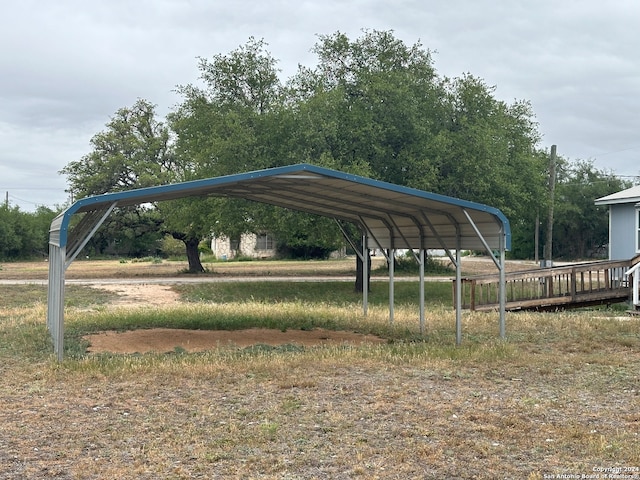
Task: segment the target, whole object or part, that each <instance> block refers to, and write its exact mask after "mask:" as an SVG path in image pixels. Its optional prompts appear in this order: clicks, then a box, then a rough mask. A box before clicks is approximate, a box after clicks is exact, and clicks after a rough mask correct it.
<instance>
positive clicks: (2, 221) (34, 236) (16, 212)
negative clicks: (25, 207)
mask: <svg viewBox="0 0 640 480" xmlns="http://www.w3.org/2000/svg"><path fill="white" fill-rule="evenodd" d="M55 216H56V212H54V211H53V210H51V209H49V208H47V207H39V208H38V209H37V210H36V211H35V212H22V211H20V209H19V208H18V207H15V206H11V205H8V204H6V203H5V204H3V205H2V206H0V261H7V260H28V259H33V258H41V259H45V258H47V256H48V255H49V226H50V225H51V221H52V220H53V219H54V217H55Z"/></svg>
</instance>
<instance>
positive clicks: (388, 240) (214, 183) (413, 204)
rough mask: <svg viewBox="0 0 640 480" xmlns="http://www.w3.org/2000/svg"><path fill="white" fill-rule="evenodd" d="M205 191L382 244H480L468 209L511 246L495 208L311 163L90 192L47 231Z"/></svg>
mask: <svg viewBox="0 0 640 480" xmlns="http://www.w3.org/2000/svg"><path fill="white" fill-rule="evenodd" d="M207 195H213V196H228V197H238V198H246V199H249V200H254V201H258V202H262V203H268V204H272V205H277V206H280V207H285V208H289V209H292V210H299V211H303V212H308V213H313V214H317V215H323V216H328V217H334V218H338V219H341V220H345V221H350V222H354V223H357V224H359V225H361V226H363V227H365V228H367V229H368V230H369V231H371V232H372V233H373V234H374V236H375V238H376V243H377V244H378V246H379V247H380V248H392V247H395V248H416V249H418V248H447V249H456V248H458V246H459V247H460V248H462V249H473V250H478V249H483V248H484V246H483V242H482V241H481V240H480V239H479V237H478V235H477V233H476V231H475V229H474V228H473V226H471V225H470V223H469V221H468V219H467V217H466V215H465V213H464V212H465V211H467V212H468V214H469V215H470V217H471V218H472V219H473V221H474V222H475V224H476V227H477V228H478V229H479V231H480V233H481V235H482V236H483V237H484V240H485V241H486V242H487V244H488V245H489V246H490V247H491V248H493V249H496V250H497V249H499V248H500V244H501V243H500V242H501V238H502V236H504V239H505V244H504V248H505V249H507V250H508V249H510V246H511V231H510V228H509V222H508V220H507V218H506V217H505V216H504V215H503V214H502V212H501V211H500V210H498V209H496V208H493V207H490V206H487V205H484V204H480V203H474V202H469V201H466V200H461V199H457V198H453V197H447V196H444V195H439V194H436V193H430V192H425V191H422V190H416V189H413V188H408V187H402V186H399V185H395V184H391V183H387V182H381V181H377V180H373V179H370V178H366V177H361V176H358V175H353V174H349V173H344V172H339V171H336V170H330V169H326V168H322V167H317V166H314V165H309V164H298V165H290V166H287V167H278V168H271V169H266V170H258V171H254V172H248V173H241V174H236V175H228V176H223V177H216V178H208V179H203V180H195V181H192V182H184V183H176V184H171V185H161V186H157V187H150V188H142V189H136V190H128V191H125V192H117V193H107V194H104V195H97V196H93V197H87V198H84V199H82V200H79V201H77V202H76V203H74V204H73V205H72V206H71V207H69V208H68V209H67V210H66V211H65V212H63V213H62V214H61V215H60V217H59V218H58V219H56V221H54V223H53V224H52V229H54V230H55V229H56V228H57V229H58V230H59V231H58V232H54V231H52V236H51V238H52V239H53V238H55V239H56V241H57V243H60V244H62V245H64V244H66V242H67V229H68V225H69V219H70V218H71V216H72V215H74V214H75V213H81V212H89V211H94V210H98V209H100V208H102V207H104V205H105V204H112V203H117V205H118V206H127V205H135V204H140V203H148V202H161V201H166V200H173V199H177V198H183V197H190V196H207ZM429 225H432V226H433V227H434V229H435V230H436V231H437V232H438V235H439V237H440V240H439V239H438V238H436V236H435V235H434V234H433V232H432V231H431V230H430V227H429ZM458 235H459V236H458ZM458 240H460V243H458ZM441 242H444V243H445V245H442V243H441Z"/></svg>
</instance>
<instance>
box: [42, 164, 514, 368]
mask: <svg viewBox="0 0 640 480" xmlns="http://www.w3.org/2000/svg"><path fill="white" fill-rule="evenodd" d="M209 195H210V196H225V197H234V198H244V199H248V200H253V201H256V202H262V203H267V204H271V205H276V206H280V207H285V208H289V209H292V210H298V211H302V212H307V213H313V214H316V215H322V216H325V217H330V218H334V219H335V220H336V221H337V222H338V224H341V223H342V222H348V223H353V224H355V225H357V226H358V227H359V228H360V230H361V232H362V234H363V246H364V247H363V250H362V252H360V253H359V255H360V257H361V258H364V257H365V256H366V252H367V251H368V249H369V248H380V249H381V250H383V252H385V255H393V252H394V251H395V249H398V248H401V249H411V250H413V251H418V252H419V253H418V254H416V253H414V256H415V258H416V261H417V262H418V264H419V265H420V329H421V331H422V333H424V330H425V325H424V263H425V251H426V250H427V249H444V250H445V251H446V252H447V254H448V255H449V258H450V259H451V261H452V263H453V264H454V265H455V267H456V292H457V295H456V300H455V303H456V343H457V344H460V343H461V340H462V327H461V308H462V307H461V304H462V301H461V295H462V293H461V292H462V289H461V266H460V263H461V262H460V259H461V251H462V250H483V251H486V252H487V253H488V254H489V255H490V256H491V257H492V259H493V261H494V263H495V265H496V267H497V268H498V270H499V273H500V289H499V297H500V302H499V304H500V307H499V312H500V320H499V328H500V336H501V337H504V336H505V287H504V286H505V269H504V265H505V251H506V250H509V249H510V248H511V231H510V227H509V221H508V220H507V218H506V217H505V216H504V215H503V214H502V212H501V211H500V210H498V209H496V208H493V207H489V206H487V205H483V204H480V203H475V202H469V201H465V200H460V199H457V198H452V197H448V196H444V195H438V194H435V193H429V192H425V191H422V190H417V189H413V188H407V187H402V186H398V185H394V184H391V183H386V182H381V181H377V180H372V179H370V178H365V177H361V176H358V175H352V174H349V173H344V172H339V171H336V170H330V169H327V168H321V167H317V166H314V165H309V164H298V165H290V166H286V167H277V168H269V169H265V170H258V171H254V172H248V173H241V174H236V175H228V176H223V177H216V178H207V179H203V180H195V181H191V182H183V183H176V184H170V185H162V186H157V187H150V188H141V189H136V190H128V191H124V192H117V193H107V194H104V195H96V196H92V197H87V198H83V199H82V200H78V201H77V202H75V203H74V204H73V205H71V206H70V207H69V208H67V209H66V210H64V211H63V212H62V213H60V214H59V215H58V216H57V217H56V218H55V219H54V220H53V222H52V223H51V229H50V235H49V291H48V306H47V327H48V329H49V332H50V333H51V336H52V339H53V344H54V351H55V353H56V355H57V358H58V359H59V360H61V359H62V356H63V348H64V291H65V271H66V269H67V268H68V267H69V265H71V263H72V262H73V261H74V259H75V258H76V257H77V255H78V254H79V253H80V251H81V250H82V249H83V248H84V246H85V245H86V244H87V242H88V241H89V239H90V238H91V237H92V235H93V234H94V233H95V232H96V230H97V229H98V228H99V227H100V225H101V224H102V222H104V220H105V219H106V218H107V217H108V215H109V214H110V213H111V212H112V210H113V209H114V208H116V207H123V206H127V205H137V204H142V203H151V202H160V201H166V200H173V199H177V198H183V197H192V196H209ZM81 213H84V215H83V216H82V218H81V219H80V220H79V222H77V224H76V225H75V226H74V227H73V228H71V219H72V217H73V216H74V215H76V214H81ZM452 251H454V252H455V255H454V254H452V253H451V252H452ZM495 252H498V254H497V255H496V254H495ZM363 264H364V266H365V268H364V269H363V270H364V271H363V276H364V278H365V279H366V278H367V276H368V272H367V262H366V261H364V262H363ZM389 265H390V270H389V320H390V321H391V322H392V321H393V304H394V272H393V262H389ZM363 284H364V285H366V281H365V282H364V283H363ZM363 290H364V292H363V309H364V313H365V314H366V313H367V289H366V288H365V289H363Z"/></svg>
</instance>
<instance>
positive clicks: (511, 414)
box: [0, 299, 640, 479]
mask: <svg viewBox="0 0 640 480" xmlns="http://www.w3.org/2000/svg"><path fill="white" fill-rule="evenodd" d="M87 302H88V300H87V299H84V300H78V301H77V302H76V303H77V305H76V306H74V307H73V308H69V309H68V312H67V320H68V325H67V327H68V333H69V335H70V337H69V339H68V343H69V344H74V342H75V345H76V347H75V348H77V350H75V351H74V352H70V355H69V356H67V359H66V360H65V361H64V362H62V363H56V362H54V361H53V359H52V357H51V353H50V345H49V341H48V338H47V333H46V329H45V327H44V314H45V312H44V306H43V305H42V304H35V305H28V306H24V307H15V306H14V307H11V308H0V375H1V376H2V379H3V381H2V382H0V422H1V425H2V429H0V478H2V479H37V478H63V479H74V478H82V479H102V478H141V479H156V478H174V479H187V478H255V479H316V478H318V479H319V478H335V479H353V478H367V479H369V478H379V479H399V478H402V479H405V478H462V479H465V478H469V479H470V478H480V479H495V478H532V479H533V478H543V477H544V475H558V474H577V475H581V474H585V475H587V474H590V473H593V471H594V470H593V469H594V468H610V467H616V466H627V467H634V466H640V453H639V452H640V448H639V447H640V445H639V442H640V439H639V438H638V435H639V433H640V416H639V415H638V411H640V395H639V392H640V380H639V379H640V343H639V340H640V337H639V336H640V333H639V332H640V330H639V324H638V321H637V320H630V321H623V320H619V319H615V318H613V317H612V316H610V314H609V313H608V312H577V313H570V314H549V313H542V314H533V313H519V314H509V315H508V316H507V333H508V339H507V340H506V341H502V340H500V339H498V338H497V336H498V320H497V315H495V314H487V313H482V314H481V313H474V314H465V315H464V316H463V323H464V343H463V345H462V346H461V347H455V346H454V343H455V332H454V323H455V316H454V314H453V312H452V311H451V310H450V309H449V308H447V307H446V306H434V307H430V308H429V310H428V313H427V335H426V337H424V338H423V337H421V336H420V335H419V332H418V323H417V313H416V308H415V305H414V306H406V307H398V308H397V309H396V318H395V323H394V325H393V326H389V325H388V324H387V311H386V308H383V307H376V306H374V307H372V309H371V312H370V316H369V317H368V318H364V317H362V315H361V314H360V312H359V310H358V309H357V308H352V306H345V305H331V304H329V303H322V304H317V305H313V308H312V306H311V304H310V303H306V302H282V303H279V304H269V303H266V302H253V303H252V302H236V303H232V304H222V305H216V304H206V305H205V304H193V305H186V306H185V305H180V306H168V307H166V306H165V307H158V308H154V309H153V310H152V311H149V309H148V308H147V309H145V308H140V309H131V308H129V309H122V308H119V309H112V308H109V307H106V306H105V305H88V304H87ZM258 321H260V322H261V323H260V325H261V326H272V327H275V326H276V325H279V326H280V328H293V327H294V326H297V327H298V328H299V327H304V328H316V327H323V328H334V329H335V328H338V327H340V328H344V329H349V330H350V331H359V332H361V333H362V332H364V333H376V334H379V335H381V336H384V337H385V338H386V339H388V340H389V342H388V343H385V344H382V345H363V346H360V345H352V344H341V345H332V346H324V347H319V348H235V349H231V348H227V349H213V350H208V351H203V352H199V353H193V354H189V353H186V352H184V351H174V352H173V353H170V354H157V353H155V354H153V353H150V354H137V355H116V354H100V355H86V354H84V352H83V351H81V348H80V347H82V344H81V342H80V341H79V340H78V339H81V337H82V336H83V335H86V334H88V333H91V332H96V331H102V330H109V329H121V330H129V329H132V328H141V327H143V328H151V327H155V326H160V325H162V326H164V327H165V328H166V327H171V328H173V327H175V328H185V327H189V328H195V326H200V328H222V327H223V326H224V327H225V328H232V327H234V326H235V327H241V328H244V327H246V326H248V325H251V326H254V327H255V326H257V322H258Z"/></svg>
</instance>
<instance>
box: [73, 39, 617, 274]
mask: <svg viewBox="0 0 640 480" xmlns="http://www.w3.org/2000/svg"><path fill="white" fill-rule="evenodd" d="M266 47H267V45H266V43H265V42H264V41H262V40H257V39H254V38H250V39H249V40H248V42H247V43H246V44H245V45H242V46H240V47H239V48H238V49H236V50H233V51H231V52H230V53H228V54H218V55H214V56H213V57H212V58H208V59H207V58H201V59H199V63H198V68H199V72H200V77H199V79H198V81H197V83H194V84H188V85H182V86H179V87H178V92H179V94H180V96H181V101H180V102H179V104H178V105H177V106H176V108H175V109H174V110H173V111H172V112H171V113H170V114H169V115H167V117H166V118H164V119H160V118H158V116H157V114H156V108H155V106H154V105H153V104H152V103H151V102H149V101H147V100H144V99H139V100H138V101H136V102H135V103H134V104H133V105H132V106H130V107H123V108H121V109H119V110H118V111H117V112H116V113H115V115H114V116H113V117H112V118H111V119H110V121H109V122H108V123H107V124H106V128H105V130H103V131H102V132H99V133H97V134H96V135H95V136H94V137H93V138H92V140H91V145H92V150H91V151H90V153H88V154H87V155H85V156H83V157H82V158H80V159H78V160H76V161H72V162H70V163H69V164H68V165H67V166H66V167H65V168H64V169H63V170H62V172H61V173H63V174H64V175H66V176H67V179H68V184H69V192H70V193H72V194H73V197H74V198H78V199H79V198H83V197H85V196H88V195H96V194H102V193H105V192H113V191H121V190H127V189H131V188H139V187H146V186H150V185H159V184H166V183H172V182H177V181H186V180H193V179H199V178H207V177H216V176H220V175H228V174H234V173H241V172H246V171H249V170H256V169H263V168H269V167H277V166H282V165H289V164H293V163H301V162H306V163H312V164H315V165H319V166H323V167H328V168H334V169H338V170H341V171H345V172H350V173H355V174H360V175H364V176H368V177H371V178H375V179H378V180H383V181H388V182H392V183H395V184H399V185H404V186H409V187H414V188H419V189H422V190H427V191H431V192H436V193H440V194H445V195H450V196H454V197H458V198H462V199H466V200H471V201H475V202H481V203H485V204H488V205H491V206H494V207H497V208H499V209H501V210H502V211H503V212H504V213H505V215H506V216H507V217H508V218H509V220H510V222H511V227H512V232H513V250H512V252H510V255H511V256H512V257H516V258H533V257H534V255H535V251H534V249H535V244H534V232H535V230H536V228H537V227H536V221H538V222H540V223H541V225H543V227H540V238H545V237H544V226H545V225H546V224H545V219H546V215H547V212H548V210H549V209H548V201H549V195H548V182H549V160H548V155H547V152H546V151H545V150H544V149H542V148H540V146H539V144H540V140H541V138H540V133H539V131H538V125H537V122H536V120H535V117H534V114H533V111H532V108H531V105H530V104H529V102H527V101H514V102H513V103H507V102H504V101H501V100H498V99H497V98H496V97H495V87H492V86H489V85H487V84H486V83H485V82H484V81H483V80H482V79H480V78H477V77H475V76H473V75H471V74H465V75H462V76H460V77H458V78H447V77H442V76H440V75H438V73H437V71H436V69H435V67H434V62H433V58H432V54H431V52H430V51H429V50H427V49H425V48H423V46H422V45H421V44H419V43H417V44H414V45H406V44H405V43H404V42H402V41H401V40H399V39H398V38H396V37H395V36H394V34H393V32H390V31H375V30H374V31H364V32H363V33H362V35H361V36H360V37H359V38H356V39H355V40H352V39H350V38H348V37H347V36H346V35H344V34H342V33H340V32H337V33H334V34H330V35H323V36H320V37H319V39H318V42H317V43H316V45H315V46H314V48H313V52H314V53H315V54H316V56H317V64H316V65H315V66H313V67H305V66H300V67H299V69H298V71H297V72H296V73H295V74H294V75H293V76H292V77H291V78H288V79H286V80H282V79H281V78H280V76H279V73H280V72H279V70H278V68H277V64H278V61H277V60H276V59H275V58H274V57H273V56H272V55H271V54H270V53H269V52H268V51H267V49H266ZM557 171H558V176H557V183H556V195H555V198H556V210H555V212H556V214H555V227H554V244H553V247H554V252H553V254H554V257H556V258H557V257H565V258H578V257H580V258H586V257H589V256H591V255H593V254H595V253H596V252H598V251H599V249H601V247H602V245H603V244H605V243H606V242H607V238H608V234H607V212H606V210H603V209H601V208H598V207H595V206H594V205H593V201H594V200H595V198H597V197H599V196H603V195H607V194H609V193H612V192H614V191H617V190H621V189H623V188H625V187H626V186H628V184H627V183H625V182H623V181H621V180H619V179H617V178H616V177H615V176H613V175H612V174H610V173H607V172H603V171H600V170H598V169H596V168H594V166H593V164H592V163H590V162H584V161H577V162H570V161H568V160H565V159H562V158H560V160H559V163H558V168H557ZM263 231H269V232H270V233H272V234H273V235H274V236H275V237H276V238H277V239H279V241H280V243H281V245H280V246H279V247H280V248H279V249H280V251H289V252H303V254H304V252H319V253H317V254H318V255H322V254H323V252H327V251H330V250H332V249H336V248H338V247H339V246H340V245H341V244H342V242H343V240H342V238H341V233H340V232H339V230H338V229H337V227H336V226H335V224H334V223H333V222H332V221H330V220H329V219H326V218H319V217H314V216H309V215H303V214H300V213H297V212H292V211H288V210H283V209H278V208H275V207H269V206H266V205H261V204H255V203H251V202H247V201H241V200H234V199H226V198H193V199H191V198H190V199H182V200H175V201H171V202H161V203H158V204H155V205H151V206H150V205H145V206H140V207H136V208H127V209H123V210H120V211H119V212H118V214H117V215H112V217H111V218H110V219H109V221H108V223H107V224H106V225H104V227H103V228H102V229H101V230H100V231H99V232H98V234H97V235H96V237H95V238H94V239H93V241H92V244H91V245H90V247H89V248H93V249H94V250H95V251H96V252H98V253H100V252H106V251H109V249H111V250H114V249H115V250H118V249H120V250H127V251H129V253H131V254H142V253H144V252H149V251H150V250H153V249H158V248H160V249H161V246H160V247H159V246H158V245H160V244H161V242H162V238H164V237H165V236H170V237H173V238H174V239H176V240H178V241H180V242H182V243H183V244H184V246H185V252H186V254H187V258H188V259H189V267H190V269H191V270H192V271H194V272H197V271H201V270H202V265H201V264H200V261H199V257H198V245H199V244H200V242H201V241H202V240H203V239H205V238H207V237H209V236H210V235H211V234H215V235H226V236H229V237H231V238H237V237H239V235H240V234H242V233H244V232H263ZM354 237H357V235H356V233H355V232H354ZM540 253H541V252H540Z"/></svg>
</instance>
